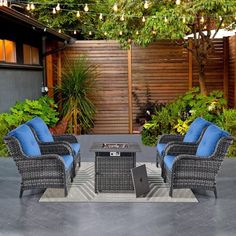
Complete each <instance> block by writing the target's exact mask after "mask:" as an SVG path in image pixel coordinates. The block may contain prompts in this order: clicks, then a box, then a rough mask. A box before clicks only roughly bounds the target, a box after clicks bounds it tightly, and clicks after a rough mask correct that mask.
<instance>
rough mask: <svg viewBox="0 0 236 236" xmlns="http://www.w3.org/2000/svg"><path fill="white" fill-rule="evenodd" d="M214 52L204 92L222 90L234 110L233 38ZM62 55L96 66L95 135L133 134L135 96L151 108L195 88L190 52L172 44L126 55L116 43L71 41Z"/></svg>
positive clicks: (220, 41) (235, 51) (235, 40)
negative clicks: (151, 105) (77, 58)
mask: <svg viewBox="0 0 236 236" xmlns="http://www.w3.org/2000/svg"><path fill="white" fill-rule="evenodd" d="M191 45H192V41H191V40H189V46H190V47H191ZM214 46H215V50H214V51H213V52H212V54H211V56H210V59H209V63H208V65H207V72H206V75H207V87H208V88H209V90H210V91H212V90H223V91H224V92H225V94H226V97H227V96H228V97H229V104H230V106H234V105H235V104H236V103H235V97H236V96H235V89H234V87H235V81H236V74H235V68H236V37H235V36H234V37H230V38H229V39H228V38H224V39H216V40H215V41H214ZM63 53H65V55H66V56H67V57H69V58H76V57H78V56H79V55H80V54H85V55H87V57H88V58H89V60H90V61H91V62H92V63H94V64H97V65H98V74H99V76H98V79H97V92H96V94H95V95H94V102H95V105H96V108H97V115H96V120H95V127H94V129H93V132H94V133H95V134H120V133H132V132H133V131H134V130H136V129H137V127H138V125H137V124H136V122H135V120H136V117H137V115H138V114H139V113H140V108H139V106H138V105H137V102H136V100H135V98H134V97H135V96H136V97H137V98H138V99H139V100H140V102H141V103H142V105H144V104H145V103H146V101H147V93H148V94H149V98H150V100H151V101H152V102H154V101H158V102H160V103H166V102H168V101H170V100H173V99H175V98H176V97H177V96H179V95H181V94H183V93H184V92H186V91H188V90H189V89H190V88H192V87H193V86H198V70H197V64H196V61H195V60H194V58H193V57H192V54H191V52H189V51H187V50H186V49H183V48H182V47H181V46H178V45H177V44H175V43H174V42H171V41H158V42H156V43H153V44H151V45H149V46H148V47H147V48H140V47H137V46H134V45H132V48H131V50H124V49H121V48H120V45H119V43H117V42H116V41H105V40H91V41H76V43H74V44H72V45H69V46H68V47H67V48H66V49H65V50H64V52H63ZM57 64H60V63H57ZM62 68H63V63H62ZM54 83H55V81H54Z"/></svg>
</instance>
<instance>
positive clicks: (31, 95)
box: [0, 68, 42, 112]
mask: <svg viewBox="0 0 236 236" xmlns="http://www.w3.org/2000/svg"><path fill="white" fill-rule="evenodd" d="M41 85H42V71H31V70H17V69H12V68H11V69H3V68H1V69H0V112H6V111H9V108H10V107H11V106H13V105H14V104H15V103H16V102H17V101H22V100H24V99H26V98H28V99H36V98H39V97H40V96H41Z"/></svg>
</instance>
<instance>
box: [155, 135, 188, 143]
mask: <svg viewBox="0 0 236 236" xmlns="http://www.w3.org/2000/svg"><path fill="white" fill-rule="evenodd" d="M183 139H184V136H183V135H178V134H162V135H160V136H159V138H158V140H157V143H169V142H171V141H183Z"/></svg>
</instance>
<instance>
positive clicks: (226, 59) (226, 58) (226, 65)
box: [223, 37, 229, 101]
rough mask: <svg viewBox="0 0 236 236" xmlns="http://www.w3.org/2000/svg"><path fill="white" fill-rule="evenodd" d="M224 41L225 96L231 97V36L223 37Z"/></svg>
mask: <svg viewBox="0 0 236 236" xmlns="http://www.w3.org/2000/svg"><path fill="white" fill-rule="evenodd" d="M223 43H224V84H223V85H224V98H225V99H226V100H227V101H228V98H229V38H228V37H224V38H223Z"/></svg>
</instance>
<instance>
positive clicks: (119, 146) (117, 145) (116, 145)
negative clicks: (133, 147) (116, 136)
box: [102, 143, 129, 149]
mask: <svg viewBox="0 0 236 236" xmlns="http://www.w3.org/2000/svg"><path fill="white" fill-rule="evenodd" d="M128 147H129V145H128V144H127V143H103V144H102V148H104V149H105V148H108V149H109V148H110V149H111V148H112V149H125V148H128Z"/></svg>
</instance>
